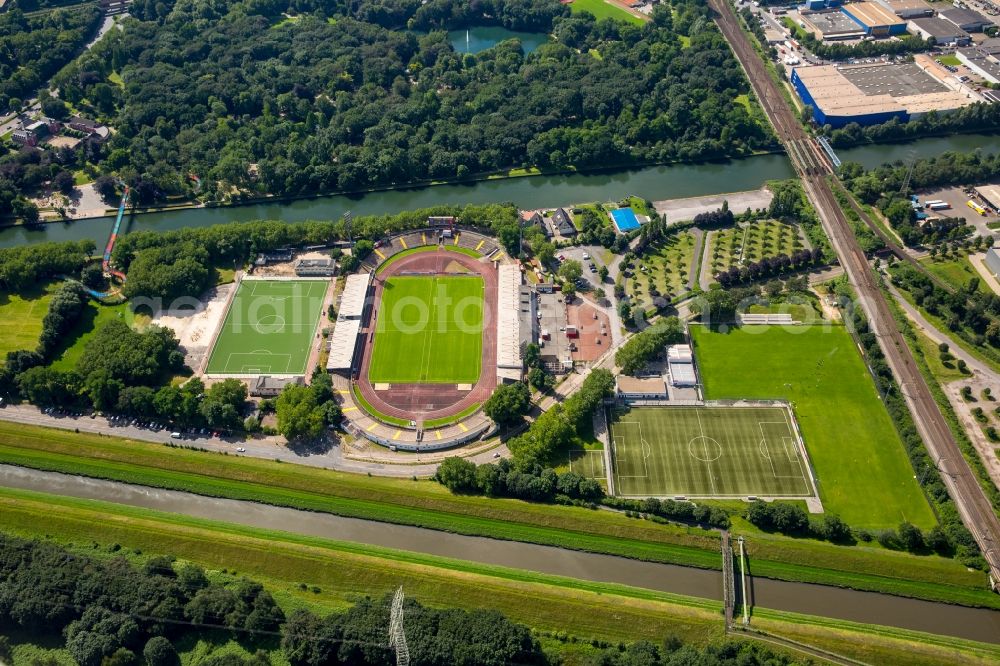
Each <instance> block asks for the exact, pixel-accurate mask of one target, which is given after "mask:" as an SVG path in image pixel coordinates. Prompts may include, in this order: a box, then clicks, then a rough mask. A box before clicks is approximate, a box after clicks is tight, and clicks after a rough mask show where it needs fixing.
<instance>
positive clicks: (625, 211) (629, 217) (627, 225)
mask: <svg viewBox="0 0 1000 666" xmlns="http://www.w3.org/2000/svg"><path fill="white" fill-rule="evenodd" d="M611 218H612V219H613V220H614V221H615V226H616V227H618V233H622V234H624V233H627V232H629V231H632V230H633V229H638V228H639V220H638V219H636V217H635V211H634V210H632V209H631V208H616V209H615V210H613V211H611Z"/></svg>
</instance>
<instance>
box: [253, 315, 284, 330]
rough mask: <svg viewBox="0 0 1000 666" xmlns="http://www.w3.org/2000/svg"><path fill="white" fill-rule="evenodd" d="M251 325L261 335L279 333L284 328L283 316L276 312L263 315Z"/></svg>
mask: <svg viewBox="0 0 1000 666" xmlns="http://www.w3.org/2000/svg"><path fill="white" fill-rule="evenodd" d="M253 327H254V330H256V331H257V332H258V333H260V334H261V335H269V334H271V333H280V332H281V331H282V330H283V329H284V328H285V318H284V317H282V316H281V315H276V314H272V315H264V316H263V317H261V318H260V319H258V320H257V323H256V324H254V325H253Z"/></svg>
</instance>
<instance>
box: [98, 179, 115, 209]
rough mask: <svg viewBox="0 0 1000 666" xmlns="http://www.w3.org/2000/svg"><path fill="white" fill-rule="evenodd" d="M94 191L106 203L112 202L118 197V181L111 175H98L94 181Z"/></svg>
mask: <svg viewBox="0 0 1000 666" xmlns="http://www.w3.org/2000/svg"><path fill="white" fill-rule="evenodd" d="M94 191H95V192H97V195H98V196H99V197H101V200H102V201H104V203H111V202H112V201H114V200H115V199H117V198H118V182H117V181H116V180H115V179H114V178H112V177H111V176H98V177H97V179H96V180H95V181H94Z"/></svg>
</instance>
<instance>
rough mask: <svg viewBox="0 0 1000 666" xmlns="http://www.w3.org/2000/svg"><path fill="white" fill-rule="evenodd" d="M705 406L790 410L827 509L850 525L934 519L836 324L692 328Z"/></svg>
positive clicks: (853, 351) (875, 525)
mask: <svg viewBox="0 0 1000 666" xmlns="http://www.w3.org/2000/svg"><path fill="white" fill-rule="evenodd" d="M691 334H692V337H693V339H694V342H695V346H696V354H697V358H698V363H699V364H700V367H701V372H702V377H703V380H704V382H705V394H706V397H707V398H709V399H725V398H761V399H784V400H788V401H789V402H791V403H792V405H793V406H794V409H795V415H796V418H797V419H798V423H799V427H800V429H801V432H802V437H803V439H804V441H805V444H806V448H807V450H808V452H809V458H810V460H812V463H813V470H814V473H815V475H816V482H817V486H818V488H819V492H820V498H821V499H822V501H823V506H824V508H825V509H826V511H830V512H833V513H836V514H839V515H840V517H841V518H843V519H844V520H845V521H847V522H848V523H849V524H850V525H853V526H856V527H867V528H876V529H877V528H888V527H895V526H897V525H899V523H900V522H901V521H903V520H908V521H910V522H911V523H913V524H915V525H919V526H920V527H923V528H929V527H931V526H932V525H934V524H935V520H934V514H933V513H932V511H931V508H930V506H929V505H928V504H927V501H926V500H925V499H924V496H923V493H922V492H921V490H920V487H919V486H918V485H917V481H916V479H915V478H914V473H913V469H912V467H911V466H910V462H909V460H908V459H907V457H906V452H905V451H904V450H903V446H902V443H901V442H900V441H899V437H898V436H897V434H896V431H895V428H894V427H893V424H892V421H891V420H890V418H889V415H888V413H886V411H885V408H884V407H883V405H882V403H881V400H880V399H879V397H878V394H877V393H876V392H875V386H874V384H873V383H872V380H871V377H870V376H869V375H868V371H867V370H866V369H865V366H864V363H863V362H862V360H861V357H860V355H859V354H858V352H857V351H856V347H855V345H854V341H853V340H852V339H851V336H850V334H849V333H848V332H847V330H846V329H845V328H844V327H843V326H835V325H829V326H808V327H805V326H803V327H790V328H782V327H775V326H771V327H763V326H751V327H744V328H739V329H733V330H732V331H730V332H728V333H717V332H713V331H710V330H708V329H706V328H705V327H703V326H692V327H691Z"/></svg>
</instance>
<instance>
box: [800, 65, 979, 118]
mask: <svg viewBox="0 0 1000 666" xmlns="http://www.w3.org/2000/svg"><path fill="white" fill-rule="evenodd" d="M792 85H793V86H794V87H795V90H796V91H797V92H798V94H799V97H801V98H802V101H803V102H805V103H806V104H809V105H810V106H812V107H813V119H814V120H815V121H816V122H817V123H818V124H820V125H830V126H831V127H834V128H837V127H843V126H844V125H847V124H848V123H858V124H860V125H875V124H879V123H884V122H887V121H889V120H891V119H893V118H896V119H898V120H899V121H900V122H906V121H909V120H911V119H913V118H915V117H918V116H920V115H922V114H924V113H927V112H929V111H937V112H939V113H941V112H947V111H953V110H955V109H958V108H960V107H963V106H966V105H968V104H972V103H973V102H974V101H975V100H973V99H971V98H970V97H969V96H968V95H967V94H965V93H962V92H957V91H954V90H952V89H950V88H949V87H948V86H946V85H945V84H944V83H942V82H941V81H940V80H938V79H936V78H935V77H934V76H932V75H931V74H930V73H929V72H927V71H925V70H924V69H922V68H921V67H920V66H918V65H916V64H914V63H903V64H879V65H857V66H847V67H840V66H837V65H822V66H818V67H797V68H795V69H794V70H792Z"/></svg>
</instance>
